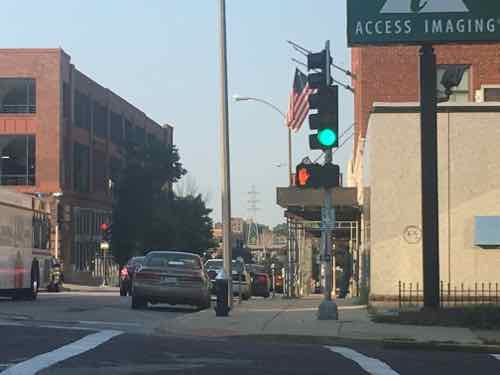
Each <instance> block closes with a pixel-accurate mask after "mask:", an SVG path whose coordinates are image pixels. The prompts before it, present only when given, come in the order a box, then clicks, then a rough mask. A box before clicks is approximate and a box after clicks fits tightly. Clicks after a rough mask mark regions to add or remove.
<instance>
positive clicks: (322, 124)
mask: <svg viewBox="0 0 500 375" xmlns="http://www.w3.org/2000/svg"><path fill="white" fill-rule="evenodd" d="M338 94H339V88H338V86H330V87H323V88H321V89H319V90H318V92H317V93H315V94H313V95H311V96H310V97H309V108H310V109H313V110H317V113H313V114H311V115H309V127H310V128H311V130H317V131H318V132H317V133H316V134H311V135H310V136H309V147H310V149H311V150H319V149H323V150H327V149H331V148H334V147H338V144H339V117H338V114H339V97H338Z"/></svg>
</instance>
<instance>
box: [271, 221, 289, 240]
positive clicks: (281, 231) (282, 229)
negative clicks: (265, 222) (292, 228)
mask: <svg viewBox="0 0 500 375" xmlns="http://www.w3.org/2000/svg"><path fill="white" fill-rule="evenodd" d="M273 233H274V235H276V236H284V237H286V236H287V235H288V226H287V225H286V223H283V224H278V225H276V226H275V227H274V228H273Z"/></svg>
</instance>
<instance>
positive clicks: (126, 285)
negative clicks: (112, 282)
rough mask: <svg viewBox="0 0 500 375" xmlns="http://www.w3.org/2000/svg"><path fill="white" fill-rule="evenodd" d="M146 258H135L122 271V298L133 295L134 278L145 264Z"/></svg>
mask: <svg viewBox="0 0 500 375" xmlns="http://www.w3.org/2000/svg"><path fill="white" fill-rule="evenodd" d="M144 258H145V257H133V258H130V259H129V261H128V262H127V264H126V265H125V266H123V268H122V269H121V270H120V296H122V297H123V296H126V295H127V294H128V295H130V294H131V293H132V278H133V277H134V274H135V271H137V269H138V268H139V267H140V266H141V265H142V264H143V263H144Z"/></svg>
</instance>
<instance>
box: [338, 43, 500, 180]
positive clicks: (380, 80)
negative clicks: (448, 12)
mask: <svg viewBox="0 0 500 375" xmlns="http://www.w3.org/2000/svg"><path fill="white" fill-rule="evenodd" d="M435 51H436V56H437V63H438V81H439V78H440V76H441V75H442V73H443V72H444V68H445V66H446V65H454V64H458V65H468V67H469V68H468V70H467V72H466V74H465V76H464V79H463V80H462V84H461V85H460V87H458V88H455V90H454V91H455V94H454V95H453V96H452V97H451V101H452V102H466V101H492V100H500V48H499V45H498V44H473V45H442V46H436V47H435ZM418 53H419V47H413V46H410V47H409V46H390V47H358V48H353V49H352V56H351V60H352V71H353V73H354V74H355V75H356V79H355V80H353V82H352V86H353V87H354V89H355V91H356V95H355V99H354V111H355V112H354V122H355V137H354V150H353V157H352V160H351V164H350V166H349V170H348V175H350V180H349V184H350V185H351V186H352V185H355V181H354V180H353V178H356V175H358V176H361V175H362V173H361V172H360V171H359V169H360V168H361V167H362V161H361V160H362V151H363V142H364V139H365V137H366V132H367V129H368V119H369V117H370V111H371V109H372V106H373V103H375V102H386V103H393V102H417V101H419V99H420V97H419V80H418V77H419V55H418ZM438 89H439V88H438ZM476 99H477V100H476Z"/></svg>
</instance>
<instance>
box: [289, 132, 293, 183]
mask: <svg viewBox="0 0 500 375" xmlns="http://www.w3.org/2000/svg"><path fill="white" fill-rule="evenodd" d="M288 185H289V186H292V185H293V173H292V129H290V128H288Z"/></svg>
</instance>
